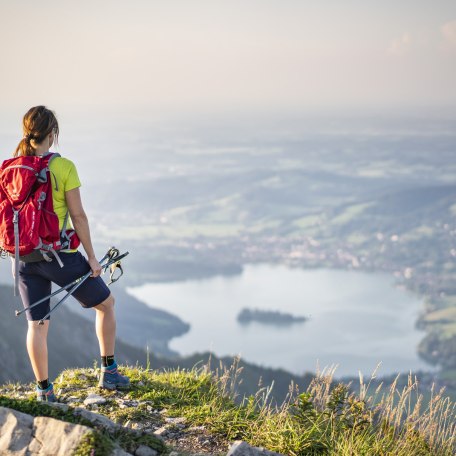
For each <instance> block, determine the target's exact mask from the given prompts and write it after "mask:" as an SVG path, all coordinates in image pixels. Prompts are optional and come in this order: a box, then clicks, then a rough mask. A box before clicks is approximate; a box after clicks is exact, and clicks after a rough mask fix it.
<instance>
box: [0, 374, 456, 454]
mask: <svg viewBox="0 0 456 456" xmlns="http://www.w3.org/2000/svg"><path fill="white" fill-rule="evenodd" d="M121 371H122V373H123V374H126V375H129V376H130V378H131V381H132V385H131V388H130V390H129V391H124V392H121V391H100V390H98V389H97V388H96V383H97V378H96V371H95V370H94V369H74V370H66V371H64V372H62V373H61V374H60V375H59V376H58V378H57V379H56V381H55V387H56V390H57V393H58V394H59V397H60V400H61V402H62V404H61V405H58V406H49V405H45V404H38V403H36V402H35V401H34V400H32V399H33V393H32V391H31V388H30V386H31V385H19V384H16V385H12V384H9V385H3V386H1V387H0V434H1V433H2V432H1V431H2V426H9V428H8V429H9V432H8V435H9V437H8V438H7V439H5V438H3V439H0V451H5V445H7V444H10V442H11V439H13V440H14V438H15V437H14V436H15V435H18V434H15V433H19V432H21V431H20V429H19V426H16V427H14V426H12V425H11V424H12V423H13V422H14V420H15V418H13V415H12V413H13V412H12V410H19V411H21V412H22V413H26V414H28V415H32V417H30V418H29V419H30V420H33V417H38V416H41V417H52V418H54V420H58V421H61V420H63V421H65V422H69V423H73V424H78V425H82V426H83V427H82V428H81V427H79V428H78V429H79V430H82V431H80V435H83V437H82V438H81V439H80V440H79V441H77V442H76V443H74V444H73V447H74V448H76V451H73V454H77V455H79V456H93V455H96V456H107V455H112V456H114V455H119V454H122V455H123V456H128V455H131V454H136V455H142V454H148V455H158V454H169V453H170V452H171V454H172V455H173V456H178V455H197V454H198V455H203V454H208V455H214V456H215V455H225V454H226V452H227V450H228V448H229V446H230V445H231V443H232V442H233V441H235V440H242V441H244V442H246V443H245V444H243V445H245V446H247V445H248V444H250V445H251V447H248V448H250V449H249V450H248V452H234V451H233V449H232V453H230V454H232V455H233V456H235V455H236V456H237V455H239V456H241V455H244V456H245V455H246V454H248V455H258V456H259V455H266V454H267V455H272V453H268V452H266V451H264V450H260V449H257V450H255V449H254V448H252V447H263V448H266V449H267V450H271V451H274V452H277V453H280V454H282V455H289V456H298V455H299V456H301V455H302V456H309V455H317V454H318V455H323V454H324V455H328V456H340V455H345V454H347V455H348V454H350V455H352V456H358V455H359V456H361V455H371V454H381V455H383V456H410V455H421V456H450V455H452V454H454V451H455V450H456V420H455V413H456V410H455V405H454V404H453V403H451V402H449V401H448V400H447V399H444V398H443V397H442V396H441V394H440V393H439V392H438V391H436V390H434V391H433V396H434V397H433V400H432V402H431V403H429V405H428V407H426V408H424V409H420V403H421V401H422V396H421V391H420V390H419V388H418V384H417V383H416V382H415V381H414V380H413V379H412V378H409V379H408V382H407V384H406V385H405V386H404V387H400V386H399V385H398V384H397V382H393V383H392V384H391V385H387V386H386V388H385V391H384V392H381V393H379V391H378V390H374V389H373V388H372V387H371V384H370V382H369V383H367V384H365V383H364V382H363V379H362V378H361V379H360V384H359V385H358V389H359V392H358V393H350V391H349V389H348V387H347V386H346V385H344V384H342V383H338V384H335V383H334V382H333V380H332V372H331V371H328V372H325V373H322V374H320V375H319V376H316V377H314V378H313V379H312V381H311V383H310V385H309V387H308V388H307V389H306V391H304V392H301V391H298V390H297V389H295V388H294V387H292V388H291V389H290V396H289V397H288V399H287V401H286V402H284V403H283V404H281V405H280V406H274V405H272V404H271V403H270V402H269V396H268V389H267V388H263V389H260V390H258V391H257V392H256V394H254V395H250V396H247V397H244V398H241V399H242V400H241V401H240V403H239V401H238V403H235V402H234V401H233V399H234V394H235V393H234V391H235V390H236V382H237V378H238V372H237V368H236V366H233V367H232V368H231V369H228V370H223V371H220V372H219V373H218V375H214V374H211V373H210V372H209V371H208V370H207V368H205V367H204V366H202V367H201V368H199V369H191V370H166V371H153V370H149V369H139V368H126V367H121ZM29 396H31V397H30V398H29ZM414 397H415V399H417V401H416V403H417V405H416V406H415V405H413V403H412V401H413V399H414ZM420 398H421V399H420ZM4 407H7V408H4ZM2 416H4V417H8V418H9V420H10V421H9V424H8V422H7V421H2V419H1V417H2ZM21 416H22V418H21V419H22V422H24V421H27V419H25V416H24V415H21ZM40 423H41V424H42V423H43V420H41V421H40ZM53 423H54V425H53V429H52V431H49V430H47V432H52V439H54V440H56V439H60V446H62V444H69V442H68V439H69V438H70V435H71V437H72V438H74V436H73V434H74V433H70V432H69V430H68V429H67V431H66V434H65V433H62V431H59V426H57V421H53ZM41 428H42V426H41ZM41 428H38V427H37V428H36V431H35V432H38V433H39V432H42V434H41V437H40V441H41V445H43V444H46V443H47V440H48V438H51V436H50V435H49V437H46V434H45V433H44V431H40V429H41ZM71 429H73V427H71ZM84 430H85V431H84ZM5 432H6V431H5ZM81 432H82V434H81ZM3 435H6V434H5V433H4V434H3ZM21 435H22V437H21V438H22V445H27V442H25V443H24V434H21ZM31 437H32V438H33V434H32V436H31ZM2 445H3V446H2ZM16 445H17V443H16ZM30 445H32V443H31V444H30ZM33 445H34V446H35V447H36V446H37V442H35V441H34V442H33ZM115 448H117V450H115ZM114 450H115V452H114ZM122 451H123V452H122ZM2 454H3V453H2ZM59 454H60V453H59ZM274 454H276V453H274Z"/></svg>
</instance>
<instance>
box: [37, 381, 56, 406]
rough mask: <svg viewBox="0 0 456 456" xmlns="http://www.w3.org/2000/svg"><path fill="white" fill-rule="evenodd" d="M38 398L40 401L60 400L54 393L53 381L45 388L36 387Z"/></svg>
mask: <svg viewBox="0 0 456 456" xmlns="http://www.w3.org/2000/svg"><path fill="white" fill-rule="evenodd" d="M36 400H37V401H38V402H58V401H57V398H56V397H55V394H54V386H53V385H52V383H51V384H50V385H49V386H48V387H47V388H46V389H44V390H42V389H41V388H39V387H38V386H37V387H36Z"/></svg>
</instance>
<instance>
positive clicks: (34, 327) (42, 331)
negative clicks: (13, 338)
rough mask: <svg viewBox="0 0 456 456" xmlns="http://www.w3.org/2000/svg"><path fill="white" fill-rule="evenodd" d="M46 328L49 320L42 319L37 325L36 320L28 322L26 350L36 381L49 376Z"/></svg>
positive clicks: (47, 328)
mask: <svg viewBox="0 0 456 456" xmlns="http://www.w3.org/2000/svg"><path fill="white" fill-rule="evenodd" d="M48 330H49V320H44V325H39V324H38V321H29V322H28V331H27V351H28V354H29V357H30V362H31V364H32V369H33V373H34V374H35V377H36V380H37V381H42V380H47V379H48V378H49V372H48V351H47V335H48Z"/></svg>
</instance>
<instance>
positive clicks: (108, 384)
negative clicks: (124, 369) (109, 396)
mask: <svg viewBox="0 0 456 456" xmlns="http://www.w3.org/2000/svg"><path fill="white" fill-rule="evenodd" d="M129 386H130V379H129V378H128V377H125V376H124V375H120V374H119V371H118V370H117V363H114V364H111V365H110V366H108V367H102V368H101V375H100V381H99V382H98V387H99V388H106V389H110V390H114V389H116V388H128V387H129Z"/></svg>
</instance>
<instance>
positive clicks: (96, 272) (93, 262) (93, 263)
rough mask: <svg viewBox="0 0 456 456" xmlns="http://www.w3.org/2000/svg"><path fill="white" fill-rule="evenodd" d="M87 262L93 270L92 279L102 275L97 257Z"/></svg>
mask: <svg viewBox="0 0 456 456" xmlns="http://www.w3.org/2000/svg"><path fill="white" fill-rule="evenodd" d="M87 261H88V262H89V266H90V269H92V275H91V276H90V277H98V276H99V275H100V274H101V269H102V267H101V264H100V263H99V262H98V260H97V259H96V258H95V257H92V258H89V259H88V260H87Z"/></svg>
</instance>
